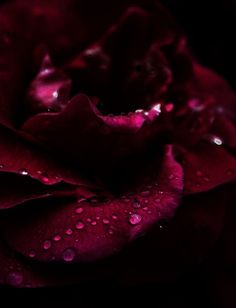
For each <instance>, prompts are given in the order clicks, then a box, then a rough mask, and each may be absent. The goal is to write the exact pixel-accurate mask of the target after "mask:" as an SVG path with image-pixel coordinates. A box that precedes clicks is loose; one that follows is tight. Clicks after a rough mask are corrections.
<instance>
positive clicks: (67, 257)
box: [62, 248, 76, 262]
mask: <svg viewBox="0 0 236 308" xmlns="http://www.w3.org/2000/svg"><path fill="white" fill-rule="evenodd" d="M75 256H76V253H75V250H74V249H73V248H67V249H65V250H64V251H63V253H62V258H63V260H64V261H65V262H72V261H73V260H74V259H75Z"/></svg>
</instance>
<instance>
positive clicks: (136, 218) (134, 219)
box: [129, 214, 142, 225]
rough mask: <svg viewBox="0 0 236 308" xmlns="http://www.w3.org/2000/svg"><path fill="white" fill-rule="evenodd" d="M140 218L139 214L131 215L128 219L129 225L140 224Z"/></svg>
mask: <svg viewBox="0 0 236 308" xmlns="http://www.w3.org/2000/svg"><path fill="white" fill-rule="evenodd" d="M141 220H142V216H141V215H139V214H131V215H130V217H129V222H130V223H131V225H137V224H139V223H140V222H141Z"/></svg>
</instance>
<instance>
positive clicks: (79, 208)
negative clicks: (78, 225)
mask: <svg viewBox="0 0 236 308" xmlns="http://www.w3.org/2000/svg"><path fill="white" fill-rule="evenodd" d="M83 211H84V209H83V208H82V207H78V208H77V209H76V210H75V212H76V213H77V214H81V213H83Z"/></svg>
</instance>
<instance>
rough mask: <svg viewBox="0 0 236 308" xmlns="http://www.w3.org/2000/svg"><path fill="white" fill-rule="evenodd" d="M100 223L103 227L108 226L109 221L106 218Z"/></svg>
mask: <svg viewBox="0 0 236 308" xmlns="http://www.w3.org/2000/svg"><path fill="white" fill-rule="evenodd" d="M102 222H103V223H104V224H105V225H108V224H109V223H110V221H109V219H107V218H104V219H103V220H102Z"/></svg>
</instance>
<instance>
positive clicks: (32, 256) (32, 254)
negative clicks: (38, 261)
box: [29, 250, 36, 258]
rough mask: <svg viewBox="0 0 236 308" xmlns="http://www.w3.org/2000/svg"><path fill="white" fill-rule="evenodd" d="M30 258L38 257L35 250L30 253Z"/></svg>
mask: <svg viewBox="0 0 236 308" xmlns="http://www.w3.org/2000/svg"><path fill="white" fill-rule="evenodd" d="M29 257H30V258H35V257H36V252H35V251H34V250H31V251H30V252H29Z"/></svg>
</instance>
